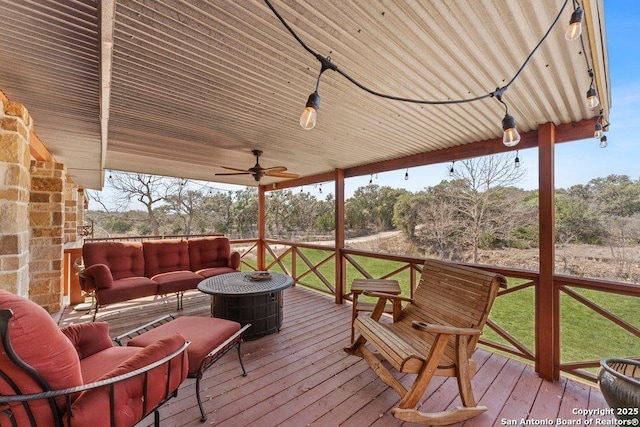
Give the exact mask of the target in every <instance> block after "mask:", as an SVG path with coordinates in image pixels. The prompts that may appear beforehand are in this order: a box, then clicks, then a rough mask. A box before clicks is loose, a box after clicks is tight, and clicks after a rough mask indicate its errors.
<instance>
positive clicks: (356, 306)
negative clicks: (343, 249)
mask: <svg viewBox="0 0 640 427" xmlns="http://www.w3.org/2000/svg"><path fill="white" fill-rule="evenodd" d="M364 291H371V292H383V293H385V294H393V295H400V292H401V289H400V285H399V284H398V281H397V280H387V279H354V280H353V282H352V283H351V294H352V295H353V306H352V307H351V342H353V340H354V330H353V322H354V321H355V320H356V317H357V316H358V312H360V311H373V309H374V307H375V306H376V305H375V304H374V303H367V302H358V296H359V295H360V294H361V293H363V292H364ZM400 311H402V305H401V304H400V301H393V303H392V304H391V305H389V304H387V305H386V306H385V310H384V312H385V313H391V314H393V320H394V321H395V320H397V318H398V316H399V315H400Z"/></svg>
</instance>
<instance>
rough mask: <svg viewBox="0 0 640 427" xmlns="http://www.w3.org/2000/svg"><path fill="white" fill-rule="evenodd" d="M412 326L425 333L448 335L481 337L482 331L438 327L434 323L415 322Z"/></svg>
mask: <svg viewBox="0 0 640 427" xmlns="http://www.w3.org/2000/svg"><path fill="white" fill-rule="evenodd" d="M411 326H412V327H414V328H415V329H419V330H421V331H424V332H431V333H434V334H446V335H480V334H481V333H482V331H481V330H480V329H474V328H456V327H455V326H445V325H436V324H434V323H426V322H418V321H417V320H414V321H413V322H411Z"/></svg>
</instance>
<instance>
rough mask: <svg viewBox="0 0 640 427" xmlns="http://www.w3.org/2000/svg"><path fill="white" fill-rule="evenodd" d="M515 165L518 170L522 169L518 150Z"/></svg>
mask: <svg viewBox="0 0 640 427" xmlns="http://www.w3.org/2000/svg"><path fill="white" fill-rule="evenodd" d="M514 164H515V166H516V167H517V168H519V167H520V157H518V151H517V150H516V159H515V161H514Z"/></svg>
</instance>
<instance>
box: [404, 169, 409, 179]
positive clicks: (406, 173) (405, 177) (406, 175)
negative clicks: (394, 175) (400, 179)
mask: <svg viewBox="0 0 640 427" xmlns="http://www.w3.org/2000/svg"><path fill="white" fill-rule="evenodd" d="M404 180H405V181H409V169H408V168H407V171H406V172H405V173H404Z"/></svg>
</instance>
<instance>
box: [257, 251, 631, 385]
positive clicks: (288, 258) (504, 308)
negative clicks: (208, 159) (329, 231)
mask: <svg viewBox="0 0 640 427" xmlns="http://www.w3.org/2000/svg"><path fill="white" fill-rule="evenodd" d="M256 245H257V242H256ZM264 248H265V252H266V254H267V255H266V258H265V259H266V260H267V261H266V265H265V268H266V269H278V270H281V271H283V272H285V273H287V274H289V275H291V276H292V277H293V278H294V281H295V283H297V284H300V285H304V286H308V287H311V288H313V289H315V290H318V291H321V292H325V293H327V294H331V295H334V297H335V293H336V289H340V287H339V286H336V278H335V261H336V253H335V248H333V247H332V246H326V245H317V244H307V243H293V242H286V241H280V240H274V239H265V240H264ZM341 256H342V259H343V260H344V263H345V264H346V270H347V273H346V277H345V289H346V292H345V293H344V295H341V296H340V297H339V298H338V300H348V299H350V297H351V295H350V291H349V286H350V283H351V282H352V281H353V279H354V278H358V277H362V278H376V279H388V278H393V279H397V280H398V281H399V282H400V284H401V287H402V288H403V293H407V294H408V295H407V296H412V295H413V290H414V289H415V287H416V286H417V282H418V280H419V278H420V274H421V271H422V264H423V263H424V261H425V259H424V258H420V257H409V256H400V255H392V254H383V253H377V252H367V251H361V250H355V249H343V250H342V251H341ZM373 259H376V260H384V261H387V262H388V264H387V266H388V269H386V270H384V271H380V270H379V269H378V270H377V271H376V272H373V271H371V268H370V267H368V266H367V265H366V264H367V263H369V261H371V260H373ZM378 265H379V263H378ZM467 265H470V266H473V267H477V268H480V269H483V270H487V271H492V272H497V273H500V274H502V275H504V276H505V277H507V279H508V282H509V285H508V287H507V289H504V290H501V291H500V292H499V294H498V298H497V299H496V302H495V305H494V309H493V310H492V314H491V316H490V318H489V321H488V323H487V326H488V328H487V329H488V330H487V329H485V334H484V336H483V339H482V340H481V343H482V344H484V345H485V346H487V347H490V348H492V349H495V350H497V351H499V352H502V353H506V354H509V355H511V356H515V357H518V358H521V359H524V360H526V361H530V362H535V361H536V349H535V336H536V333H545V331H537V325H536V321H535V295H536V288H537V287H538V286H539V274H538V272H536V271H531V270H522V269H515V268H504V267H497V266H488V265H473V264H467ZM554 287H555V288H556V289H557V290H558V291H559V293H560V292H561V293H562V295H564V296H565V297H562V298H560V297H559V298H560V302H559V307H560V310H559V312H558V314H557V318H556V319H554V322H555V324H556V327H557V330H559V331H560V332H561V333H562V334H563V335H561V337H560V341H561V342H563V341H564V339H565V338H567V341H571V340H576V339H578V340H582V344H583V345H582V347H589V345H588V342H587V341H585V340H590V339H593V338H592V337H590V334H589V333H587V332H593V330H594V329H595V327H594V325H591V324H587V322H584V323H583V324H582V325H581V327H582V328H584V330H585V331H584V333H580V332H576V328H575V324H576V323H579V322H576V319H575V314H574V311H575V308H574V305H575V303H576V302H577V303H579V304H580V305H582V306H583V307H585V309H586V310H588V311H590V312H592V313H595V315H596V316H595V317H596V318H597V319H598V322H599V323H603V322H609V323H610V324H611V328H614V327H615V328H618V329H620V330H619V331H617V332H616V333H615V334H609V333H608V332H610V331H611V330H610V329H607V328H606V327H605V326H602V325H599V327H598V328H597V329H598V330H600V331H601V332H602V331H604V332H605V333H603V334H602V335H601V336H599V337H598V339H599V340H600V341H601V342H602V341H604V342H606V343H607V344H606V347H608V348H610V353H608V354H601V355H597V357H596V358H588V356H589V355H588V354H580V355H577V358H576V355H575V354H573V353H572V352H571V348H570V346H571V345H572V344H571V343H570V342H568V343H566V344H565V345H564V347H563V346H562V345H561V346H560V348H559V349H557V350H558V351H557V354H558V359H559V360H558V362H557V366H558V368H559V369H560V370H561V371H563V372H566V373H568V374H572V375H576V376H578V377H581V378H584V379H587V380H589V381H595V380H596V375H595V368H597V367H598V366H599V360H600V359H602V358H605V357H614V356H615V357H627V358H633V357H637V356H638V355H640V340H637V338H640V325H638V324H637V322H638V321H639V320H640V318H638V316H637V313H638V312H640V286H637V285H632V284H626V283H620V282H609V281H603V280H596V279H585V278H580V277H572V276H563V275H555V276H554ZM585 290H586V291H588V292H591V293H594V292H596V293H602V294H606V295H607V296H610V295H612V294H615V295H620V296H623V297H624V298H626V299H625V301H626V303H627V305H628V306H629V308H627V309H626V310H625V311H624V312H623V313H618V314H616V311H615V308H611V307H608V306H607V307H604V306H603V305H602V303H599V302H597V301H594V297H593V295H590V294H589V293H588V292H587V293H586V294H585V292H583V291H585ZM516 311H517V316H516V315H514V313H515V312H516ZM523 311H524V312H525V314H524V315H523ZM512 318H518V319H523V318H524V319H526V321H525V322H522V321H520V322H518V323H517V324H514V323H513V321H512ZM593 318H594V316H593V315H592V316H590V317H589V319H593ZM634 320H635V321H636V324H634V323H633V321H634ZM572 327H573V330H572V332H571V337H570V338H571V340H569V339H568V338H569V332H566V333H565V329H569V328H572ZM603 328H604V329H603ZM621 341H624V342H625V343H626V344H627V345H620V342H621ZM634 342H635V344H634ZM629 343H631V344H630V345H629ZM620 352H627V353H620ZM585 357H587V358H585Z"/></svg>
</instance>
